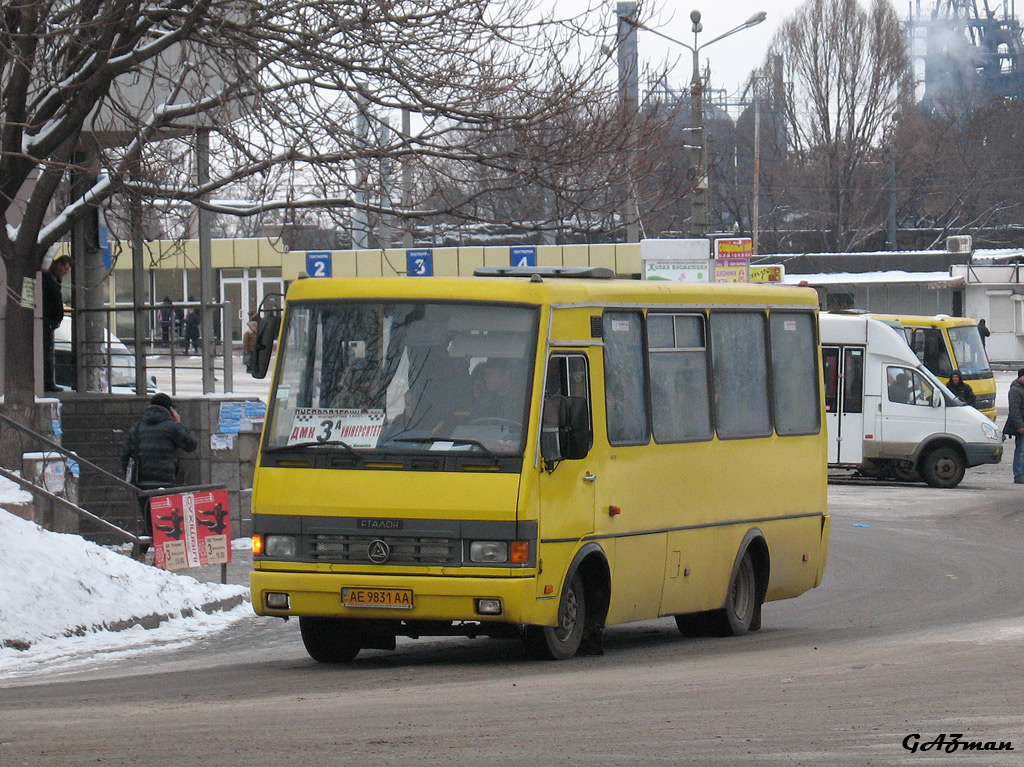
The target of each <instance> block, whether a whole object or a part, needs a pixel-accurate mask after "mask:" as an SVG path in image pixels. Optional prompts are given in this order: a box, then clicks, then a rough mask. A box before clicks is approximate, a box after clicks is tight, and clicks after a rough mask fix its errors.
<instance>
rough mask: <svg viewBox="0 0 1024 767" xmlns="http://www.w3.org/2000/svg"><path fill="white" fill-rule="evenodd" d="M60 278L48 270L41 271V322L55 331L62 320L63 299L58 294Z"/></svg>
mask: <svg viewBox="0 0 1024 767" xmlns="http://www.w3.org/2000/svg"><path fill="white" fill-rule="evenodd" d="M60 284H61V283H60V278H59V277H58V276H57V275H56V274H54V273H53V272H51V271H50V270H49V269H44V270H43V322H45V323H46V324H47V325H49V326H50V327H51V328H54V329H56V328H57V327H59V326H60V323H61V322H62V321H63V320H64V299H63V297H62V296H61V294H60Z"/></svg>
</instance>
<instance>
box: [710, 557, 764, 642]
mask: <svg viewBox="0 0 1024 767" xmlns="http://www.w3.org/2000/svg"><path fill="white" fill-rule="evenodd" d="M758 607H759V605H758V600H757V574H756V572H755V570H754V558H753V557H752V556H751V555H750V550H749V549H747V550H746V551H744V552H743V557H742V558H741V559H740V562H739V565H737V567H736V572H735V573H733V576H732V580H731V581H730V582H729V591H728V593H727V594H726V597H725V607H723V608H722V609H720V610H715V611H714V612H713V613H711V615H710V618H711V621H712V623H713V626H714V629H715V630H714V633H716V634H718V635H719V636H743V635H744V634H746V633H747V632H748V631H750V630H751V629H752V628H754V622H755V617H756V618H757V619H758V620H757V623H758V624H760V615H758V612H759V611H758ZM759 627H760V626H759V625H758V628H759Z"/></svg>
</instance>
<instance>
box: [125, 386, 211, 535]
mask: <svg viewBox="0 0 1024 767" xmlns="http://www.w3.org/2000/svg"><path fill="white" fill-rule="evenodd" d="M198 445H199V443H198V441H197V440H196V438H195V437H194V436H192V433H191V432H190V431H189V430H188V429H186V428H185V427H184V426H182V424H181V416H179V415H178V411H177V410H175V409H174V403H173V401H172V400H171V398H170V397H169V396H167V395H166V394H164V393H162V392H161V393H160V394H156V395H154V396H153V399H151V400H150V402H149V407H147V408H146V410H145V412H143V414H142V418H140V419H139V420H138V421H136V422H135V423H134V424H133V425H132V427H131V429H129V430H128V436H127V437H126V438H125V441H124V445H123V446H122V448H121V468H122V469H123V470H124V471H125V476H126V479H127V480H128V481H129V482H131V483H132V484H133V485H135V486H136V487H137V488H139V489H140V490H156V489H157V488H161V487H174V486H176V485H177V484H178V451H179V450H184V451H185V452H186V453H191V452H194V451H195V449H196V447H197V446H198ZM139 514H140V515H141V516H142V527H143V529H144V530H145V531H146V534H147V535H149V536H150V537H151V538H152V537H153V527H152V524H153V523H152V519H151V518H150V514H149V499H148V498H140V499H139ZM148 549H149V547H148V546H143V547H141V549H140V553H142V554H145V553H146V551H147V550H148Z"/></svg>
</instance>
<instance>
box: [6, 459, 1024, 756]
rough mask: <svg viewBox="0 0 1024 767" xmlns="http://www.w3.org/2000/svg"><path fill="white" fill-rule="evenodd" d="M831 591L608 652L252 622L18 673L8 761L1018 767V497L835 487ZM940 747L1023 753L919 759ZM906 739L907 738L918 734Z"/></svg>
mask: <svg viewBox="0 0 1024 767" xmlns="http://www.w3.org/2000/svg"><path fill="white" fill-rule="evenodd" d="M830 506H831V512H832V514H833V524H832V542H831V549H830V555H829V565H828V569H827V572H826V575H825V581H824V583H823V585H822V586H821V587H820V588H818V589H816V590H814V591H812V592H810V593H808V594H805V595H803V596H801V597H800V598H798V599H795V600H791V601H787V602H776V603H770V604H768V605H766V606H765V608H764V628H763V629H762V630H761V631H760V632H757V633H755V634H751V635H748V636H746V637H741V638H733V639H686V638H683V637H681V636H680V635H679V634H678V633H677V631H676V629H675V624H674V622H673V621H672V620H671V619H664V620H659V621H650V622H646V623H641V624H636V625H632V626H626V627H617V628H612V629H610V630H608V631H607V633H606V641H605V655H604V656H602V657H581V658H575V659H572V660H570V661H564V662H560V663H551V662H547V663H545V662H532V661H528V660H526V659H525V658H524V656H523V652H522V650H521V648H520V646H519V644H518V643H516V642H513V641H500V640H489V639H476V640H470V639H458V638H444V639H428V640H402V639H400V640H399V645H398V649H397V650H396V651H394V652H383V651H364V652H363V653H362V654H361V655H360V656H359V658H357V660H356V661H355V662H354V663H352V664H350V665H347V666H343V667H329V666H320V665H318V664H316V663H314V662H313V661H311V660H309V659H308V657H307V656H306V653H305V651H304V650H303V648H302V645H301V642H300V640H299V635H298V626H297V624H296V622H294V621H293V622H290V623H284V622H282V621H278V620H273V619H265V618H256V617H255V616H253V617H252V618H251V619H248V620H244V621H242V622H240V623H239V624H236V625H235V627H233V628H232V629H230V630H229V631H227V632H225V633H223V634H220V635H217V636H214V637H211V638H210V639H208V640H206V641H204V642H202V643H200V644H197V645H193V646H192V647H189V648H187V649H184V650H181V649H179V650H174V651H165V650H159V649H154V650H153V652H151V653H148V654H146V655H144V656H143V657H137V658H131V659H126V660H124V661H122V662H121V663H120V664H119V665H117V666H109V665H108V666H105V667H99V668H96V667H89V668H88V669H87V670H85V671H82V672H74V673H70V674H68V673H60V674H54V675H53V676H52V677H50V678H47V677H44V678H43V679H40V678H39V677H33V678H32V679H31V680H30V683H27V684H25V683H19V682H18V681H17V680H7V681H5V682H4V683H3V684H4V685H5V686H4V687H3V688H0V764H2V765H5V766H6V767H14V766H15V765H33V767H35V766H38V765H46V766H48V765H53V766H54V767H56V766H58V765H69V766H70V765H74V767H82V765H87V764H115V765H132V764H147V765H149V764H162V765H196V766H197V767H198V766H199V765H202V766H203V767H218V766H220V765H250V764H254V763H256V764H270V765H292V764H301V763H303V762H306V763H310V764H329V765H348V764H361V765H362V764H373V765H419V764H453V765H462V764H466V765H470V764H474V765H475V764H487V765H506V764H508V765H513V764H514V765H517V766H518V765H523V764H539V765H548V764H559V765H625V764H701V765H751V764H766V765H767V764H771V765H775V764H786V765H821V764H830V765H857V766H858V767H862V766H864V765H880V766H881V765H902V764H907V765H910V764H913V765H933V764H952V763H962V762H964V761H967V762H968V763H970V764H972V765H1021V764H1024V713H1022V712H1024V703H1022V688H1024V685H1022V680H1024V573H1022V568H1021V565H1022V562H1024V488H1021V487H1020V486H1015V485H1013V484H1012V483H1011V482H1010V467H1009V465H1008V462H1006V461H1004V463H1003V464H1001V465H999V466H991V467H983V468H980V469H974V470H969V471H968V474H967V477H966V479H965V480H964V482H963V483H962V485H961V486H960V487H959V488H957V489H955V490H945V491H942V490H934V489H931V488H928V487H926V486H924V485H914V486H903V487H890V486H884V487H883V486H848V485H837V486H833V487H831V488H830ZM915 733H918V734H920V735H921V739H920V742H926V741H927V740H934V738H935V737H937V736H938V735H939V734H946V735H947V739H948V737H949V736H950V735H952V734H953V733H959V734H961V740H967V741H977V742H994V743H1011V744H1012V745H1013V749H1014V750H1013V751H1008V750H1004V751H985V752H977V751H975V752H969V753H966V754H965V753H963V752H959V753H952V754H951V753H945V752H943V753H936V749H934V748H933V749H931V750H930V751H928V752H922V751H917V752H915V753H911V752H910V751H908V750H906V749H905V748H904V747H903V742H904V740H905V739H906V738H907V736H909V735H913V734H915ZM908 742H911V743H912V742H913V741H908Z"/></svg>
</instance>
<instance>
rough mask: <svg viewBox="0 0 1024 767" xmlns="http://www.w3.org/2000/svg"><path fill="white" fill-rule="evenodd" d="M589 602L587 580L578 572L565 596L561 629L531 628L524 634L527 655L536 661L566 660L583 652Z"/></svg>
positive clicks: (559, 612)
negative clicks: (585, 586) (585, 588)
mask: <svg viewBox="0 0 1024 767" xmlns="http://www.w3.org/2000/svg"><path fill="white" fill-rule="evenodd" d="M586 606H587V599H586V594H585V593H584V590H583V581H582V580H581V579H580V576H579V573H576V574H575V575H574V576H573V577H572V580H571V581H570V582H569V586H568V588H567V590H566V592H565V594H564V596H563V599H562V605H561V607H560V608H559V610H558V625H557V626H527V627H526V632H525V634H524V635H523V644H525V645H526V652H527V654H529V655H530V657H532V658H540V659H544V660H565V659H566V658H571V657H572V656H574V655H575V654H576V652H577V651H578V650H579V649H580V643H581V642H582V641H583V626H584V623H585V622H586V612H587V607H586Z"/></svg>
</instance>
